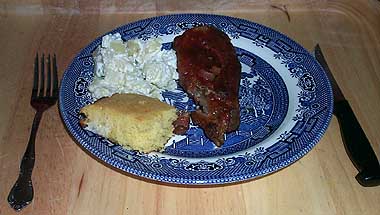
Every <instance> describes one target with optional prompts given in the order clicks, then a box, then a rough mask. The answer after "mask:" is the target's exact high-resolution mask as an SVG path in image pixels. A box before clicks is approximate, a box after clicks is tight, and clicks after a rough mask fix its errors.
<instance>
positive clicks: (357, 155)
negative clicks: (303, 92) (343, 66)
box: [314, 44, 380, 187]
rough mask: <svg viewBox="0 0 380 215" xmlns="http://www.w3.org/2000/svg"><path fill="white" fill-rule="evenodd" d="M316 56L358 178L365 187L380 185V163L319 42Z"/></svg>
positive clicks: (315, 52)
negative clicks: (332, 98) (327, 82)
mask: <svg viewBox="0 0 380 215" xmlns="http://www.w3.org/2000/svg"><path fill="white" fill-rule="evenodd" d="M314 56H315V58H316V59H317V61H318V62H319V64H320V65H321V66H322V68H323V69H324V70H325V72H326V74H327V76H328V78H329V80H330V82H331V86H332V89H333V94H334V111H333V113H334V115H335V116H336V117H337V118H338V122H339V126H340V130H341V135H342V140H343V143H344V146H345V149H346V152H347V154H348V157H349V158H350V159H351V161H352V163H353V164H354V166H355V167H356V169H357V170H358V171H359V173H358V174H357V175H356V177H355V178H356V180H357V181H358V182H359V184H361V185H362V186H364V187H373V186H378V185H380V165H379V161H378V160H377V157H376V154H375V152H374V151H373V149H372V147H371V144H370V143H369V141H368V139H367V137H366V135H365V133H364V131H363V129H362V128H361V126H360V124H359V122H358V120H357V119H356V116H355V114H354V112H353V111H352V109H351V107H350V103H349V102H348V101H347V100H346V98H345V97H344V95H343V93H342V91H341V89H340V88H339V86H338V83H337V82H336V80H335V78H334V76H333V75H332V73H331V71H330V69H329V67H328V65H327V62H326V60H325V58H324V56H323V54H322V50H321V47H319V44H317V45H316V46H315V49H314Z"/></svg>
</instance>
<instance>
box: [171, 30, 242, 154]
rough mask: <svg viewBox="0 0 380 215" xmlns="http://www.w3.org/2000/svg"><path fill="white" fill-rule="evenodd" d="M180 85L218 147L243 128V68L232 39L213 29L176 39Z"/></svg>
mask: <svg viewBox="0 0 380 215" xmlns="http://www.w3.org/2000/svg"><path fill="white" fill-rule="evenodd" d="M174 50H175V51H176V54H177V68H178V73H179V83H180V85H181V86H182V87H183V88H184V90H185V91H186V92H187V93H188V95H189V96H190V97H191V98H192V99H193V100H194V101H195V103H196V104H197V106H198V108H197V110H196V111H195V112H192V113H191V118H192V120H193V122H194V123H195V124H197V125H199V126H200V127H201V128H202V129H203V130H204V132H205V134H206V136H207V137H208V138H209V139H211V140H212V141H213V142H214V143H215V145H217V146H221V145H222V144H223V143H224V138H223V136H224V134H225V133H226V132H231V131H233V130H236V129H237V128H238V127H239V124H240V110H239V100H238V91H239V84H240V73H241V65H240V62H239V60H238V58H237V56H236V52H235V49H234V47H233V46H232V44H231V42H230V39H229V37H228V36H227V35H226V34H225V33H223V32H222V31H220V30H218V29H217V28H215V27H212V26H201V27H196V28H192V29H189V30H187V31H185V32H184V33H183V34H182V35H181V36H178V37H176V38H175V39H174Z"/></svg>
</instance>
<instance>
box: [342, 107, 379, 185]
mask: <svg viewBox="0 0 380 215" xmlns="http://www.w3.org/2000/svg"><path fill="white" fill-rule="evenodd" d="M334 105H335V107H334V114H335V116H337V118H338V121H339V125H340V129H341V134H342V139H343V143H344V146H345V148H346V151H347V154H348V156H349V157H350V159H351V161H352V163H353V164H354V165H355V167H356V169H357V170H358V171H359V173H358V174H357V175H356V177H355V178H356V180H357V181H358V182H359V184H361V185H362V186H364V187H372V186H377V185H380V165H379V162H378V160H377V157H376V154H375V152H374V151H373V149H372V147H371V144H370V143H369V141H368V139H367V137H366V135H365V133H364V131H363V129H362V128H361V126H360V124H359V122H358V120H357V119H356V117H355V114H354V112H353V111H352V109H351V107H350V104H349V103H348V101H346V100H343V101H339V102H335V103H334Z"/></svg>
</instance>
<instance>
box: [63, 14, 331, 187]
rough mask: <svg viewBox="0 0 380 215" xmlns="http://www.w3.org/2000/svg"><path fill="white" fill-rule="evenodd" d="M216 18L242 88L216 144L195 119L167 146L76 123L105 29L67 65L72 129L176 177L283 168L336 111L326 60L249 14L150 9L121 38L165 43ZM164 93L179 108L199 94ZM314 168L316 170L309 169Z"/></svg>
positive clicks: (110, 154)
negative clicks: (134, 147)
mask: <svg viewBox="0 0 380 215" xmlns="http://www.w3.org/2000/svg"><path fill="white" fill-rule="evenodd" d="M201 25H213V26H215V27H217V28H219V29H220V30H222V31H224V32H225V33H226V34H227V35H228V36H229V37H230V38H231V42H232V44H233V45H234V47H235V48H236V52H237V55H238V58H239V60H240V62H241V64H242V75H241V83H240V90H239V102H240V111H241V116H240V117H241V124H240V127H239V129H238V130H237V131H234V132H231V133H228V134H226V135H225V144H224V145H223V146H222V147H220V148H216V147H215V146H214V144H213V143H212V142H211V141H210V140H209V139H208V138H207V137H205V135H204V133H203V131H202V129H200V128H199V127H198V126H196V125H193V124H191V125H190V129H189V130H188V132H187V133H186V135H183V136H175V137H173V138H172V139H170V140H169V141H168V143H167V147H166V149H165V151H164V152H162V153H157V152H155V153H150V154H142V153H138V152H136V151H131V150H126V149H124V148H122V147H121V146H119V145H117V144H114V143H112V142H110V141H108V140H107V139H105V138H103V137H101V136H98V135H96V134H94V133H92V132H90V131H87V130H84V129H82V128H81V127H80V126H79V120H80V116H79V115H78V113H79V110H80V108H82V107H83V106H85V105H86V104H89V103H91V102H92V97H91V94H90V93H89V92H88V90H87V87H88V85H89V84H90V83H91V81H92V76H93V69H94V61H93V59H92V52H93V51H94V50H95V48H96V47H97V46H98V45H99V44H100V43H101V37H102V36H100V37H99V38H97V39H96V40H94V41H93V42H91V43H90V44H89V45H88V46H87V47H85V48H84V49H83V50H82V51H81V52H80V53H79V54H78V55H77V56H76V57H75V58H74V59H73V61H72V63H71V64H70V66H69V67H68V68H67V70H66V71H65V73H64V75H63V78H62V81H61V88H60V97H59V108H60V112H61V116H62V119H63V121H64V124H65V125H66V127H67V129H68V131H69V132H70V133H71V135H72V136H73V137H74V138H75V140H76V141H77V142H78V143H79V144H80V145H82V146H83V147H84V149H85V150H88V151H89V152H90V153H92V154H93V155H94V156H96V157H98V158H99V159H101V160H103V161H104V162H105V163H107V164H110V165H112V166H114V167H116V168H118V169H120V170H121V171H124V172H127V173H131V174H133V175H137V176H141V177H144V178H148V179H153V180H157V181H161V182H168V183H176V184H222V183H231V182H236V181H242V180H247V179H252V178H256V177H259V176H264V175H267V174H269V173H272V172H275V171H278V170H280V169H282V168H284V167H286V166H288V165H290V164H292V163H293V162H295V161H296V160H298V159H299V158H301V157H302V156H304V155H305V154H306V153H307V152H309V151H310V150H311V149H312V148H313V147H314V146H315V145H316V144H317V142H318V141H319V140H320V138H321V137H322V135H323V134H324V132H325V130H326V129H327V126H328V124H329V122H330V119H331V114H332V108H333V99H332V90H331V85H330V83H329V81H328V79H327V76H326V74H325V72H324V71H323V69H322V68H321V66H320V65H319V64H318V63H317V62H316V60H315V59H314V57H313V56H311V55H310V54H309V53H308V52H307V51H306V50H305V49H304V48H303V47H302V46H300V45H299V44H297V43H296V42H294V41H293V40H291V39H290V38H288V37H287V36H285V35H283V34H281V33H279V32H277V31H275V30H273V29H271V28H268V27H265V26H263V25H260V24H256V23H253V22H250V21H247V20H243V19H239V18H234V17H228V16H219V15H208V14H176V15H167V16H159V17H153V18H149V19H144V20H141V21H137V22H134V23H130V24H127V25H124V26H121V27H119V28H117V29H115V30H113V31H111V32H108V33H107V34H110V33H116V32H118V33H120V34H121V35H122V38H123V39H124V40H128V39H132V38H139V39H142V40H147V39H149V38H154V37H159V38H162V40H163V41H164V44H163V46H162V48H163V49H171V48H172V42H173V39H174V38H175V37H176V36H178V35H180V34H182V33H183V32H184V31H185V30H186V29H190V28H193V27H196V26H201ZM162 100H163V101H165V102H167V103H169V104H171V105H174V106H176V107H177V108H178V109H186V110H190V111H191V110H193V109H194V108H195V106H194V102H193V101H192V100H191V99H189V98H188V97H187V95H186V93H184V92H183V91H182V90H181V88H180V87H178V88H177V89H176V90H174V91H166V92H163V93H162ZM311 171H312V170H311Z"/></svg>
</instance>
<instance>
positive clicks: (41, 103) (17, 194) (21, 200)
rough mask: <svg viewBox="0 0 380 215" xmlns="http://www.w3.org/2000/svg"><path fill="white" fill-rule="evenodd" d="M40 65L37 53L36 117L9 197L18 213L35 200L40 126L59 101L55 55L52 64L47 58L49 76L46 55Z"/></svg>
mask: <svg viewBox="0 0 380 215" xmlns="http://www.w3.org/2000/svg"><path fill="white" fill-rule="evenodd" d="M40 63H41V66H40V67H41V68H40V69H39V58H38V53H37V54H36V57H35V61H34V80H33V89H32V96H31V99H30V105H31V106H32V107H33V108H34V109H35V110H36V114H35V116H34V120H33V125H32V130H31V132H30V137H29V142H28V146H27V148H26V151H25V153H24V156H23V158H22V161H21V164H20V173H19V176H18V178H17V181H16V183H15V184H14V185H13V187H12V189H11V190H10V192H9V195H8V203H9V204H10V206H11V207H12V208H13V209H15V210H16V211H19V210H21V209H23V208H24V207H25V206H27V205H28V204H29V203H30V202H32V200H33V195H34V192H33V184H32V171H33V167H34V161H35V153H34V151H35V150H34V149H35V144H34V143H35V139H36V134H37V130H38V125H39V124H40V121H41V118H42V114H43V112H44V111H45V110H47V109H48V108H50V107H51V106H53V105H54V104H55V103H56V102H57V99H58V79H57V61H56V56H55V54H54V55H53V63H51V59H50V54H49V55H48V57H47V74H45V56H44V54H42V57H41V62H40ZM45 78H46V81H45ZM45 82H46V83H45ZM45 84H46V86H45Z"/></svg>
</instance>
